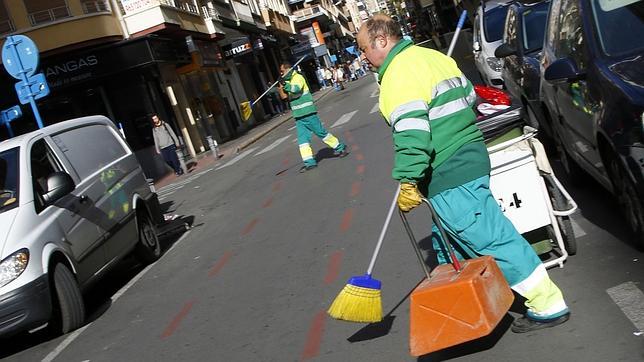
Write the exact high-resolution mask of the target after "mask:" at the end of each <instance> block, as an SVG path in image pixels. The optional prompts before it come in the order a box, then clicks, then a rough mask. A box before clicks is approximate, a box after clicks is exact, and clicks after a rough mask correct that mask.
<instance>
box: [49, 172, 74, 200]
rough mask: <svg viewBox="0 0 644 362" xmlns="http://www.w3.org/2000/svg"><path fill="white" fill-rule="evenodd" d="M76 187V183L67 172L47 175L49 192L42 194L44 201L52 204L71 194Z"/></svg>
mask: <svg viewBox="0 0 644 362" xmlns="http://www.w3.org/2000/svg"><path fill="white" fill-rule="evenodd" d="M75 188H76V184H75V183H74V180H73V179H72V177H71V176H69V174H68V173H67V172H60V171H59V172H54V173H52V174H51V175H49V176H47V192H45V194H44V195H42V198H43V201H45V203H46V204H48V205H51V204H53V203H55V202H56V201H58V200H60V199H62V198H63V197H64V196H67V195H68V194H70V193H71V192H72V191H74V189H75Z"/></svg>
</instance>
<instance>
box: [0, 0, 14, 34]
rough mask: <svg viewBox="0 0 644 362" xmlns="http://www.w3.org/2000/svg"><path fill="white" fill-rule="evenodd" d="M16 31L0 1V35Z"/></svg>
mask: <svg viewBox="0 0 644 362" xmlns="http://www.w3.org/2000/svg"><path fill="white" fill-rule="evenodd" d="M14 30H16V28H15V26H14V25H13V21H11V18H10V17H9V12H8V11H7V7H6V6H5V5H4V2H2V1H0V34H5V33H11V32H12V31H14Z"/></svg>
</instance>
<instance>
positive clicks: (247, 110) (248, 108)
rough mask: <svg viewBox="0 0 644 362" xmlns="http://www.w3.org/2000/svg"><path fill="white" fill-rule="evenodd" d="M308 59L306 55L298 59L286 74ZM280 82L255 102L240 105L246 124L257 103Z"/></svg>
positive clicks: (244, 102) (274, 84)
mask: <svg viewBox="0 0 644 362" xmlns="http://www.w3.org/2000/svg"><path fill="white" fill-rule="evenodd" d="M306 57H307V55H304V56H302V57H301V58H300V59H298V60H297V62H295V64H293V65H292V66H291V68H290V69H289V70H288V71H287V72H286V73H289V72H290V71H291V70H293V69H294V68H295V67H297V66H298V64H300V63H301V62H302V61H303V60H304V58H306ZM279 82H280V81H279V79H278V80H277V81H276V82H275V83H273V85H271V86H270V87H268V89H266V90H265V91H264V93H262V94H261V95H260V96H259V97H257V99H255V100H254V101H252V102H251V101H243V102H241V103H240V104H239V110H240V111H241V115H242V118H243V119H244V122H246V121H248V119H249V118H250V116H251V114H253V106H254V105H256V104H257V102H258V101H259V100H260V99H262V97H263V96H265V95H266V94H267V93H268V92H269V91H270V90H271V89H273V87H275V86H276V85H277V83H279Z"/></svg>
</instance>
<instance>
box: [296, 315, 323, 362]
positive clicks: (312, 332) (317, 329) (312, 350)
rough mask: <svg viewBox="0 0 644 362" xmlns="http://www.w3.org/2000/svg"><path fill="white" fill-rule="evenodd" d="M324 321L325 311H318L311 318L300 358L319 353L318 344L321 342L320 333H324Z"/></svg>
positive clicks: (309, 357)
mask: <svg viewBox="0 0 644 362" xmlns="http://www.w3.org/2000/svg"><path fill="white" fill-rule="evenodd" d="M325 322H326V311H324V310H321V311H319V312H318V313H317V314H316V315H315V317H314V318H313V322H312V323H311V327H310V328H309V333H308V335H307V336H306V345H305V346H304V351H303V352H302V360H303V361H305V360H308V359H311V358H314V357H316V356H317V355H318V353H320V344H321V343H322V334H323V333H324V324H325Z"/></svg>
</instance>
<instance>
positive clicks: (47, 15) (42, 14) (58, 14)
mask: <svg viewBox="0 0 644 362" xmlns="http://www.w3.org/2000/svg"><path fill="white" fill-rule="evenodd" d="M27 16H28V17H29V23H31V26H36V25H41V24H46V23H51V22H53V21H56V20H60V19H65V18H71V17H72V14H71V13H70V11H69V7H67V6H61V7H57V8H52V9H47V10H42V11H36V12H33V13H29V14H27Z"/></svg>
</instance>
